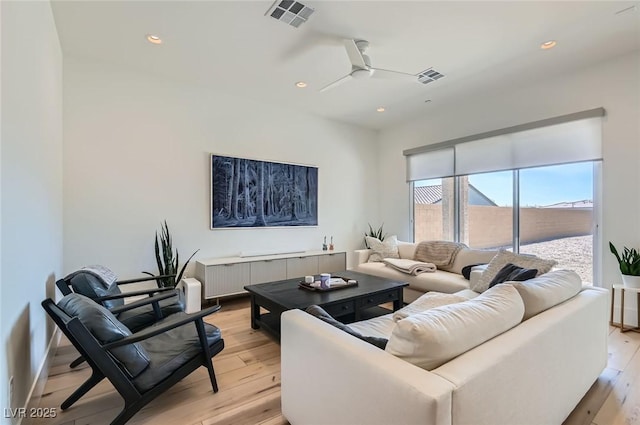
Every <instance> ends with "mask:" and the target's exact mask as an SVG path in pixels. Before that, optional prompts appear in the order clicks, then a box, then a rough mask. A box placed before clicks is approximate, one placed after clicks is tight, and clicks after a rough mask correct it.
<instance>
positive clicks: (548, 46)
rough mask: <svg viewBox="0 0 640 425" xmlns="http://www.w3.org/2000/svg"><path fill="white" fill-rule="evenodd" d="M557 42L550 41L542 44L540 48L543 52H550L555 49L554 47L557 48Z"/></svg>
mask: <svg viewBox="0 0 640 425" xmlns="http://www.w3.org/2000/svg"><path fill="white" fill-rule="evenodd" d="M556 44H558V43H556V41H555V40H549V41H545V42H544V43H542V44H541V45H540V48H541V49H542V50H549V49H553V48H554V47H556Z"/></svg>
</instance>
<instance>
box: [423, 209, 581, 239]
mask: <svg viewBox="0 0 640 425" xmlns="http://www.w3.org/2000/svg"><path fill="white" fill-rule="evenodd" d="M467 214H468V221H469V227H468V229H469V236H468V240H466V241H465V242H466V243H467V244H468V245H469V246H471V247H474V248H493V247H500V246H511V241H512V234H511V233H512V223H513V209H512V208H511V207H492V206H477V205H472V206H469V207H468V212H467ZM592 222H593V215H592V210H587V209H585V210H581V209H568V208H520V243H521V244H527V243H533V242H541V241H545V240H551V239H558V238H566V237H571V236H583V235H589V234H591V226H592ZM442 234H443V233H442V206H441V205H438V204H435V205H424V204H419V205H416V206H415V233H414V235H415V240H416V241H423V240H440V239H442Z"/></svg>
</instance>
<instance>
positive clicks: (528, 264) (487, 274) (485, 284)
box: [471, 250, 556, 292]
mask: <svg viewBox="0 0 640 425" xmlns="http://www.w3.org/2000/svg"><path fill="white" fill-rule="evenodd" d="M509 263H511V264H515V265H516V266H519V267H523V268H527V269H537V270H538V276H539V275H541V274H544V273H547V272H548V271H549V270H551V268H552V267H553V266H555V265H556V261H554V260H543V259H542V258H538V257H536V256H534V255H521V254H514V253H513V252H510V251H504V250H501V251H500V252H498V253H497V254H496V256H495V257H493V258H492V259H491V261H490V262H489V265H488V266H487V268H486V269H485V271H484V272H482V276H480V279H478V282H477V283H476V284H475V285H473V286H471V289H473V290H474V291H476V292H484V291H486V290H487V289H488V288H489V284H490V283H491V281H492V280H493V278H494V277H495V276H496V275H497V274H498V272H499V271H500V270H502V268H503V267H504V266H506V265H507V264H509Z"/></svg>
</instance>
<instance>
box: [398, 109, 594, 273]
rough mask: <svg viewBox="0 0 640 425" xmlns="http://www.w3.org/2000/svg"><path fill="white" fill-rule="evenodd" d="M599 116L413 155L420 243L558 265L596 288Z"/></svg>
mask: <svg viewBox="0 0 640 425" xmlns="http://www.w3.org/2000/svg"><path fill="white" fill-rule="evenodd" d="M603 114H604V110H602V109H597V110H591V111H583V112H579V113H576V114H570V115H567V116H563V117H556V118H552V119H548V120H543V121H538V122H535V123H528V124H523V125H521V126H516V127H511V128H507V129H501V130H495V131H492V132H488V133H484V134H481V135H476V136H469V137H464V138H461V139H456V140H450V141H447V142H442V143H439V144H436V145H432V146H425V147H422V148H415V149H410V150H407V151H405V152H404V155H405V156H407V181H408V182H410V183H412V184H411V187H412V194H413V226H414V240H415V241H421V240H437V239H441V240H450V241H458V242H463V243H465V244H467V245H468V246H470V247H472V248H486V249H496V248H502V249H509V250H513V251H514V252H520V253H524V254H534V255H537V256H540V257H542V258H549V259H554V260H556V261H557V262H558V267H562V268H569V269H572V270H575V271H576V272H578V274H579V275H580V276H581V278H582V280H583V282H585V283H591V282H593V275H594V271H593V264H594V261H593V245H594V240H593V239H594V234H593V229H594V228H595V227H596V226H595V215H594V193H595V192H596V191H595V190H594V184H596V181H595V180H596V176H599V173H597V171H596V170H597V169H598V167H599V164H600V161H601V159H602V141H601V131H602V130H601V118H600V117H601V116H602V115H603Z"/></svg>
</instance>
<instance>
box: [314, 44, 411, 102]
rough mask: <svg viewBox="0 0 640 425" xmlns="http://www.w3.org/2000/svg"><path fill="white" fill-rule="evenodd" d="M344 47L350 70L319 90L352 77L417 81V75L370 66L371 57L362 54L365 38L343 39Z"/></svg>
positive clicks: (364, 47)
mask: <svg viewBox="0 0 640 425" xmlns="http://www.w3.org/2000/svg"><path fill="white" fill-rule="evenodd" d="M344 47H345V48H346V49H347V55H349V60H350V61H351V72H349V73H348V74H347V75H345V76H344V77H341V78H339V79H337V80H336V81H334V82H332V83H330V84H328V85H326V86H324V87H323V88H321V89H320V91H321V92H323V91H327V90H329V89H332V88H334V87H337V86H339V85H340V84H342V83H345V82H347V81H349V80H351V79H352V78H357V79H364V78H380V79H385V80H400V81H403V80H404V81H407V82H418V77H417V76H416V75H413V74H407V73H406V72H399V71H390V70H388V69H380V68H374V67H372V66H371V59H369V56H367V55H365V54H364V52H365V50H366V49H367V47H369V42H368V41H366V40H349V39H348V40H344Z"/></svg>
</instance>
